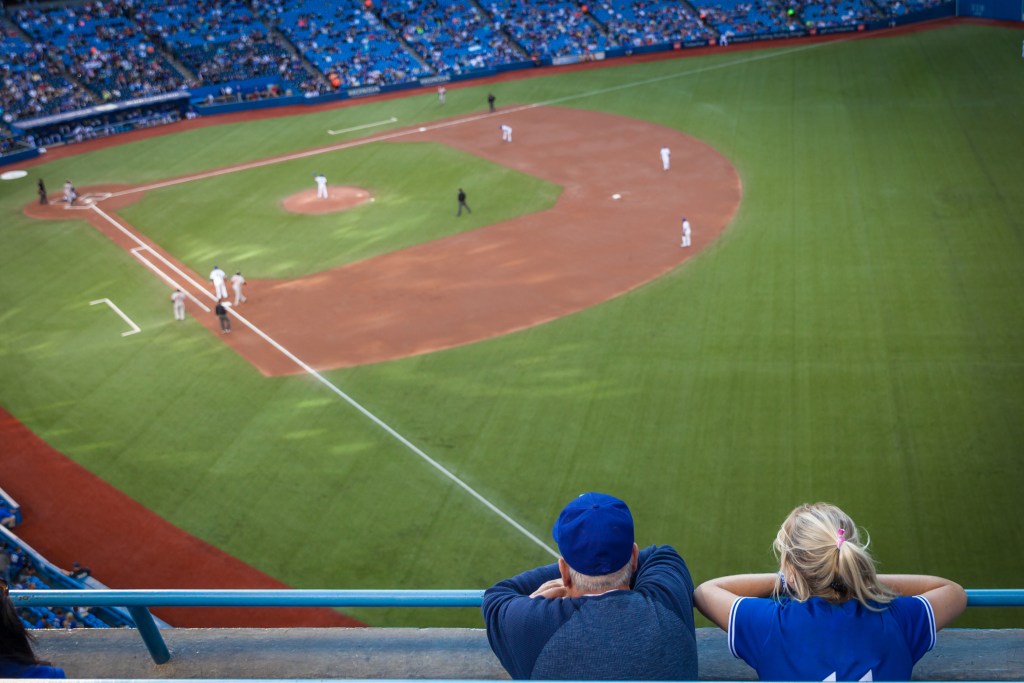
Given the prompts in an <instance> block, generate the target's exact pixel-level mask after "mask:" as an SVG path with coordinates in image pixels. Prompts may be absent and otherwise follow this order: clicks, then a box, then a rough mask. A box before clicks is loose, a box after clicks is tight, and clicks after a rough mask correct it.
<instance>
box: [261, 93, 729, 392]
mask: <svg viewBox="0 0 1024 683" xmlns="http://www.w3.org/2000/svg"><path fill="white" fill-rule="evenodd" d="M502 123H507V124H508V125H510V126H512V128H513V131H514V136H513V139H514V142H512V143H506V142H502V140H501V131H500V130H499V125H500V124H502ZM402 140H404V141H423V140H431V141H436V142H442V143H445V144H448V145H451V146H452V147H456V148H459V149H462V150H465V151H466V152H469V153H471V154H475V155H477V156H480V157H483V158H485V159H489V160H491V161H493V162H495V163H498V164H503V165H506V166H509V167H511V168H514V169H516V170H517V171H521V172H523V173H528V174H531V175H535V176H537V177H539V178H543V179H544V180H547V181H549V182H552V183H555V184H557V185H560V186H562V187H563V188H564V190H563V192H562V195H561V197H560V198H559V200H558V202H557V203H556V204H555V206H554V207H553V208H551V209H550V210H548V211H543V212H540V213H534V214H530V215H526V216H522V217H520V218H516V219H513V220H510V221H506V222H503V223H495V224H492V225H489V226H487V227H484V228H480V229H477V230H473V231H470V232H466V233H460V234H457V235H453V236H451V237H448V238H444V239H440V240H436V241H433V242H429V243H426V244H421V245H417V246H415V247H412V248H409V249H404V250H402V251H397V252H393V253H390V254H385V255H383V256H379V257H376V258H371V259H367V260H364V261H360V262H357V263H353V264H349V265H346V266H343V267H339V268H335V269H332V270H329V271H325V272H321V273H317V274H315V275H311V276H309V277H304V278H300V279H297V280H290V281H287V282H264V283H261V287H260V294H259V299H258V300H256V299H255V297H254V298H253V301H254V303H253V304H252V307H251V308H247V309H246V311H245V312H246V314H247V315H248V316H249V318H250V319H251V320H252V321H253V322H254V323H255V324H257V325H258V326H259V327H260V328H261V329H263V330H264V331H265V332H266V333H267V334H269V335H270V336H271V337H273V338H274V339H276V340H277V341H278V342H280V343H281V344H282V345H283V346H285V347H286V348H288V349H289V350H290V351H292V352H293V353H294V354H295V355H297V356H298V357H299V358H301V359H303V360H304V361H305V362H307V363H309V364H310V365H311V366H313V367H314V368H317V369H330V368H338V367H350V366H356V365H362V364H366V363H375V362H379V361H386V360H392V359H396V358H402V357H405V356H410V355H416V354H422V353H430V352H432V351H437V350H439V349H446V348H451V347H454V346H459V345H462V344H468V343H471V342H476V341H480V340H483V339H490V338H493V337H497V336H501V335H504V334H508V333H510V332H514V331H516V330H521V329H524V328H527V327H531V326H534V325H539V324H541V323H544V322H547V321H550V320H554V319H556V318H560V317H562V316H566V315H569V314H571V313H575V312H577V311H580V310H583V309H585V308H587V307H590V306H594V305H596V304H599V303H601V302H603V301H607V300H608V299H611V298H613V297H615V296H618V295H620V294H623V293H624V292H628V291H630V290H632V289H634V288H636V287H639V286H641V285H643V284H645V283H647V282H650V281H651V280H653V279H655V278H657V277H658V276H660V275H663V274H665V273H666V272H668V271H670V270H672V269H673V268H675V267H676V266H678V265H679V264H681V263H683V262H684V261H685V260H686V259H687V258H690V257H692V256H693V255H694V254H696V253H697V252H699V251H700V250H701V249H702V248H703V247H705V246H706V245H707V244H709V243H710V242H711V241H712V240H714V239H715V237H717V236H718V234H719V233H720V232H721V231H722V230H723V229H724V228H725V226H726V225H727V224H728V223H729V221H730V220H731V219H732V217H733V215H734V214H735V212H736V209H737V206H738V205H739V201H740V181H739V176H738V175H737V173H736V171H735V169H734V168H733V167H732V165H731V164H730V163H729V162H728V161H727V160H726V159H725V158H724V157H722V155H720V154H718V153H717V152H716V151H715V150H714V149H713V148H711V147H710V146H708V145H707V144H705V143H703V142H700V141H699V140H696V139H694V138H692V137H689V136H687V135H684V134H683V133H680V132H679V131H677V130H673V129H670V128H664V127H660V126H656V125H653V124H651V123H649V122H646V121H640V120H636V119H629V118H624V117H620V116H613V115H610V114H605V113H600V112H591V111H583V110H571V109H564V108H557V107H536V108H528V109H524V110H519V111H514V112H510V113H507V114H503V113H502V112H498V113H497V114H494V115H492V116H486V117H480V118H479V119H477V120H475V121H470V122H459V123H458V124H457V125H447V126H446V125H440V126H437V125H435V126H433V127H431V128H430V129H428V130H427V131H426V132H421V133H416V134H414V135H410V136H407V137H404V138H402ZM663 146H668V147H669V148H670V149H671V150H672V168H671V169H670V170H669V171H664V170H663V169H662V165H661V157H660V155H659V150H660V149H661V148H662V147H663ZM463 186H464V187H465V189H466V192H467V193H468V195H469V197H468V202H469V205H470V206H471V207H472V208H473V211H474V212H475V215H476V216H479V215H486V214H487V210H488V209H487V207H488V202H489V200H490V199H491V198H489V197H486V196H482V195H480V194H479V193H474V191H473V184H472V178H467V179H466V180H465V181H464V183H463ZM455 190H456V188H452V202H451V206H450V207H445V210H448V209H450V210H451V220H453V221H455V220H457V219H456V218H455V209H456V201H455ZM615 194H618V195H621V198H620V199H617V200H616V199H613V198H612V195H615ZM683 216H686V217H687V218H688V219H689V220H690V223H691V224H692V225H693V246H692V247H690V248H689V249H682V248H680V234H681V220H682V217H683ZM247 306H249V304H247ZM249 358H250V360H252V361H253V362H254V363H255V364H256V365H257V366H258V367H259V368H260V369H261V370H262V371H263V372H264V373H266V374H268V375H276V374H282V373H296V372H299V369H298V368H297V367H296V366H294V364H291V363H290V362H288V361H287V360H285V359H284V358H283V357H281V356H279V355H278V356H275V355H273V354H271V355H270V356H267V357H259V358H256V357H252V356H249Z"/></svg>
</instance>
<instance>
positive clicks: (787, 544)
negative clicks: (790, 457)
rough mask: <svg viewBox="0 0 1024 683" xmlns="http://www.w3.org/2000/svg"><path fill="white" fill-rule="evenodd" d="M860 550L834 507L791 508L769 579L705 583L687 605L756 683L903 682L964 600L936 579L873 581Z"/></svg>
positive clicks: (852, 529) (853, 528)
mask: <svg viewBox="0 0 1024 683" xmlns="http://www.w3.org/2000/svg"><path fill="white" fill-rule="evenodd" d="M867 546H868V542H867V540H866V539H865V540H863V541H862V540H861V536H860V532H859V531H858V529H857V525H856V524H854V523H853V520H852V519H850V517H849V516H848V515H847V514H846V513H844V512H843V511H842V510H840V509H839V508H837V507H836V506H834V505H829V504H827V503H815V504H814V505H801V506H800V507H798V508H796V509H795V510H793V512H791V513H790V514H789V517H787V518H786V521H785V522H783V524H782V528H781V529H779V533H778V535H777V536H776V537H775V544H774V547H775V552H776V554H777V555H778V558H779V572H778V573H777V574H740V575H735V576H725V577H722V578H719V579H712V580H710V581H706V582H704V583H702V584H701V585H700V586H698V587H697V590H696V591H695V592H694V601H695V603H696V605H697V609H699V610H700V612H701V613H702V614H703V615H704V616H706V617H707V618H708V619H710V620H711V621H713V622H714V623H715V624H717V625H718V626H719V627H721V628H722V629H723V630H725V631H726V632H727V633H728V634H729V649H730V651H731V652H732V654H733V656H735V657H739V658H741V659H743V660H744V661H745V662H747V663H748V664H750V666H752V667H753V668H754V670H756V671H757V674H758V677H759V678H760V679H761V680H795V681H807V680H816V681H823V680H832V681H871V680H910V675H911V671H912V669H913V667H914V664H915V663H917V661H918V660H919V659H921V657H923V656H924V654H925V653H926V652H927V651H928V650H930V649H931V648H932V647H933V646H934V645H935V633H936V631H938V630H939V629H941V628H942V627H944V626H946V625H947V624H949V623H950V622H951V621H952V620H953V619H954V618H956V617H957V616H958V615H959V614H960V613H961V612H963V610H964V608H965V607H966V606H967V595H966V593H964V589H963V588H961V587H960V586H959V585H957V584H956V583H953V582H952V581H949V580H948V579H943V578H939V577H937V576H919V575H889V574H884V575H879V574H877V573H876V571H875V563H874V560H872V558H871V555H870V554H868V550H867Z"/></svg>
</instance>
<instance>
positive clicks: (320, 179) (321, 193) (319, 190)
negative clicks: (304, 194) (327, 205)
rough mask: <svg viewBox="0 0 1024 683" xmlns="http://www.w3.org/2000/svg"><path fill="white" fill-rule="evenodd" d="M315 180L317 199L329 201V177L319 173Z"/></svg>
mask: <svg viewBox="0 0 1024 683" xmlns="http://www.w3.org/2000/svg"><path fill="white" fill-rule="evenodd" d="M313 180H315V181H316V198H317V199H327V176H325V175H324V174H323V173H317V174H316V176H315V177H314V178H313Z"/></svg>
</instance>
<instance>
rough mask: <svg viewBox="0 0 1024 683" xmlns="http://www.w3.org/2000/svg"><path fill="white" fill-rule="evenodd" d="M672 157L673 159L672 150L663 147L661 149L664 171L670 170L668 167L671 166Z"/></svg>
mask: <svg viewBox="0 0 1024 683" xmlns="http://www.w3.org/2000/svg"><path fill="white" fill-rule="evenodd" d="M671 157H672V150H670V149H669V148H668V147H662V148H661V167H662V168H663V169H665V170H666V171H667V170H668V167H669V166H670V164H669V160H670V159H671Z"/></svg>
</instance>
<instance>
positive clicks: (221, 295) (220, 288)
mask: <svg viewBox="0 0 1024 683" xmlns="http://www.w3.org/2000/svg"><path fill="white" fill-rule="evenodd" d="M227 276H228V274H227V273H225V272H224V271H223V270H221V269H220V266H214V267H213V270H211V271H210V282H212V283H213V295H214V296H215V297H217V298H218V299H227V298H228V288H227V287H225V286H224V278H226V277H227Z"/></svg>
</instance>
